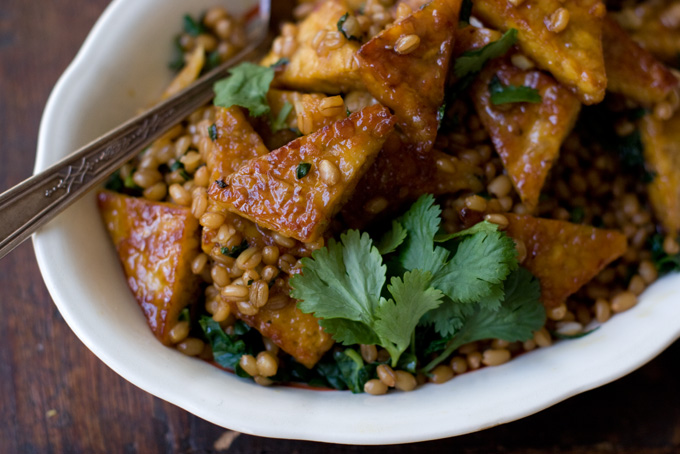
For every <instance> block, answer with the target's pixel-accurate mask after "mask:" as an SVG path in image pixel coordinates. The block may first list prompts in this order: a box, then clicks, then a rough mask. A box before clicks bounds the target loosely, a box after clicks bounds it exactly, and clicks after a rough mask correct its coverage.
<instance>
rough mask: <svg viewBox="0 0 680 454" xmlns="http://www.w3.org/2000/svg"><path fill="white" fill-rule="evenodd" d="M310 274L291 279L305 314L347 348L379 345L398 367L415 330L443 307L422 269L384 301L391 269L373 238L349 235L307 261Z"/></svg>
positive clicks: (395, 283) (394, 286)
mask: <svg viewBox="0 0 680 454" xmlns="http://www.w3.org/2000/svg"><path fill="white" fill-rule="evenodd" d="M302 264H303V267H304V272H303V273H302V274H299V275H296V276H294V277H292V278H291V280H290V285H291V287H292V289H293V290H292V292H291V295H292V296H293V297H295V298H297V299H299V300H301V301H300V303H299V304H298V307H299V308H300V310H302V311H303V312H307V313H314V315H315V316H316V317H317V318H320V319H321V320H320V321H319V324H320V325H321V326H323V327H324V328H325V329H326V331H327V332H329V333H331V334H332V335H333V338H334V339H335V340H336V341H337V342H340V343H342V344H344V345H354V344H370V345H372V344H378V345H381V346H382V347H384V348H385V349H386V350H387V351H388V352H389V353H390V357H391V359H392V365H393V366H396V365H397V363H398V361H399V357H400V356H401V353H403V352H404V350H406V348H408V346H409V345H410V343H411V336H412V333H413V331H414V330H415V328H416V325H417V324H418V321H419V320H420V317H422V316H423V315H424V314H425V313H426V312H427V311H429V310H431V309H434V308H435V307H437V306H438V305H439V303H440V300H441V298H442V296H443V295H442V293H441V292H440V291H439V290H436V289H434V288H431V287H430V285H429V284H430V274H429V273H428V272H426V271H422V270H416V271H413V272H407V273H405V274H404V275H403V277H393V278H392V279H391V281H390V284H389V285H387V293H388V294H389V296H390V298H389V299H388V298H385V297H383V296H382V292H383V287H384V286H385V283H386V275H387V267H386V266H385V265H384V264H383V263H382V257H381V255H380V252H378V249H377V248H376V247H375V246H374V245H373V241H372V240H371V238H370V237H369V236H368V234H367V233H364V234H361V233H359V231H357V230H349V231H348V232H346V233H344V234H343V235H341V236H340V242H337V241H334V240H330V241H329V243H328V247H327V248H324V249H320V250H317V251H315V252H314V254H313V255H312V259H309V258H304V259H302Z"/></svg>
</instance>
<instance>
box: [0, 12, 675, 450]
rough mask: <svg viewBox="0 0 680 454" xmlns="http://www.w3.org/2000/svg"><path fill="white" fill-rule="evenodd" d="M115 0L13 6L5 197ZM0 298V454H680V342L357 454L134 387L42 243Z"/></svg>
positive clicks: (19, 259)
mask: <svg viewBox="0 0 680 454" xmlns="http://www.w3.org/2000/svg"><path fill="white" fill-rule="evenodd" d="M107 3H108V1H107V0H87V1H78V0H34V1H26V0H2V2H1V3H0V146H1V147H0V159H1V160H2V161H1V162H2V164H0V190H5V189H7V188H9V187H10V186H12V185H14V184H16V183H18V182H19V181H20V180H22V179H23V178H25V177H28V176H29V175H30V174H31V172H32V168H33V162H34V153H35V149H36V139H37V134H38V125H39V120H40V115H41V112H42V109H43V107H44V105H45V102H46V100H47V96H48V95H49V92H50V90H51V88H52V86H53V85H54V83H55V82H56V80H57V78H58V77H59V75H60V74H61V72H62V71H63V70H64V69H65V68H66V65H67V64H68V63H69V62H70V61H71V59H72V58H73V56H74V55H75V53H76V51H77V50H78V47H79V46H80V44H81V42H82V41H83V39H84V38H85V35H86V34H87V32H88V31H89V29H90V27H91V26H92V24H93V23H94V21H95V20H96V18H97V17H98V15H99V14H100V13H101V11H102V10H103V9H104V8H105V7H106V5H107ZM1 216H2V215H1V214H0V221H1ZM56 259H58V258H56ZM0 291H1V292H2V296H1V297H0V300H2V304H1V305H0V311H1V315H0V408H1V409H2V411H0V453H14V452H21V453H44V452H55V453H60V452H68V453H79V452H86V453H91V452H110V453H122V452H126V453H127V452H140V453H149V452H168V453H171V452H191V453H203V452H226V451H227V450H228V452H230V453H264V452H276V453H278V452H296V453H321V452H323V453H324V454H331V453H345V452H355V453H356V452H385V453H387V452H390V453H393V452H396V453H407V452H408V453H415V452H429V451H430V450H432V451H434V450H442V451H444V452H449V451H450V452H465V453H488V452H504V453H523V454H524V453H548V452H550V453H586V452H599V453H611V452H616V453H648V454H652V453H654V454H657V453H659V454H660V453H671V452H680V367H679V366H678V364H680V361H678V358H680V343H676V344H675V345H673V346H672V347H671V348H669V349H668V350H667V351H666V352H665V353H663V354H662V355H661V356H660V357H658V358H657V359H655V360H653V361H652V362H651V363H649V364H648V365H647V366H645V367H643V368H642V369H640V370H638V371H637V372H635V373H633V374H631V375H629V376H628V377H626V378H623V379H621V380H619V381H617V382H615V383H612V384H610V385H607V386H605V387H603V388H601V389H598V390H595V391H590V392H587V393H585V394H582V395H580V396H577V397H574V398H572V399H569V400H568V401H566V402H563V403H561V404H559V405H556V406H554V407H553V408H550V409H548V410H545V411H543V412H541V413H539V414H537V415H534V416H531V417H529V418H526V419H524V420H522V421H518V422H514V423H510V424H506V425H503V426H500V427H496V428H493V429H489V430H486V431H483V432H479V433H476V434H471V435H466V436H462V437H457V438H451V439H446V440H439V441H433V442H428V443H420V444H411V445H404V446H400V447H380V448H375V447H373V448H371V447H347V446H341V445H324V444H319V443H310V442H299V441H282V440H272V439H264V438H258V437H253V436H247V435H238V434H235V433H233V432H229V431H225V429H222V428H220V427H217V426H214V425H212V424H210V423H207V422H205V421H202V420H200V419H199V418H196V417H194V416H193V415H191V414H189V413H187V412H185V411H184V410H181V409H179V408H177V407H175V406H173V405H171V404H168V403H166V402H163V401H161V400H159V399H157V398H155V397H152V396H151V395H149V394H147V393H145V392H143V391H141V390H139V389H137V388H136V387H134V386H133V385H131V384H129V383H127V382H126V381H125V380H123V379H122V378H120V377H118V376H117V375H116V374H115V373H113V372H112V371H111V370H109V368H108V367H106V366H105V365H104V364H103V363H102V362H101V361H99V359H97V358H96V357H95V356H94V355H93V354H92V353H90V352H89V351H88V350H87V349H86V348H85V347H84V346H83V345H82V344H81V343H80V341H79V340H78V339H77V338H76V337H75V336H74V335H73V333H72V332H71V330H70V329H69V328H68V326H66V324H65V323H64V321H63V319H62V318H61V317H60V315H59V313H58V311H57V310H56V308H55V306H54V305H53V304H52V300H51V298H50V296H49V294H48V293H47V290H46V288H45V285H44V284H43V282H42V279H41V277H40V273H39V272H38V267H37V265H36V261H35V258H34V254H33V248H32V246H31V244H30V243H26V244H23V245H22V246H20V247H19V248H18V249H17V250H15V251H14V252H13V253H11V254H10V255H9V256H7V257H6V258H4V259H3V260H2V261H0ZM678 323H680V321H678ZM630 335H631V336H635V333H630ZM237 435H238V436H237ZM231 441H233V443H231V447H230V448H229V445H230V442H231Z"/></svg>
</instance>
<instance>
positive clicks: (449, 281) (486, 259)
mask: <svg viewBox="0 0 680 454" xmlns="http://www.w3.org/2000/svg"><path fill="white" fill-rule="evenodd" d="M516 268H517V252H516V250H515V243H514V241H513V240H512V238H510V237H508V236H507V235H505V234H504V233H501V232H477V233H475V234H473V235H470V236H467V237H464V238H463V240H462V241H461V242H460V244H458V248H457V250H456V253H455V255H454V256H453V258H452V259H451V260H450V261H449V262H448V263H446V265H444V266H443V267H442V268H441V269H440V270H439V271H438V272H437V273H436V274H435V275H434V277H433V278H432V285H433V286H434V287H435V288H438V289H440V290H441V291H443V292H444V293H445V294H446V295H447V296H449V297H450V298H452V299H453V300H454V301H456V302H463V303H471V302H476V301H479V300H480V299H481V298H486V297H488V296H489V295H490V294H491V293H492V292H493V290H494V289H495V290H496V296H497V297H496V298H492V299H491V300H489V301H488V302H489V303H491V302H492V301H495V302H496V303H497V302H498V297H502V294H503V292H502V290H500V289H498V287H494V286H495V285H497V284H500V283H501V282H503V280H505V278H506V277H507V276H508V274H510V272H511V271H513V270H514V269H516ZM493 305H495V304H493Z"/></svg>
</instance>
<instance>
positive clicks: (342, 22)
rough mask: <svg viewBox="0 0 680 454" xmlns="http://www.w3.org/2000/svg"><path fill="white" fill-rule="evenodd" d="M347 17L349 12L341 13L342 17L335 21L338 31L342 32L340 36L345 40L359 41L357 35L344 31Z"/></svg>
mask: <svg viewBox="0 0 680 454" xmlns="http://www.w3.org/2000/svg"><path fill="white" fill-rule="evenodd" d="M347 19H349V13H345V14H343V15H342V17H341V18H340V19H338V23H337V27H338V31H339V32H340V33H342V36H344V37H345V39H346V40H349V41H361V39H360V38H359V37H358V36H353V35H348V34H347V32H346V31H345V28H344V25H345V22H347Z"/></svg>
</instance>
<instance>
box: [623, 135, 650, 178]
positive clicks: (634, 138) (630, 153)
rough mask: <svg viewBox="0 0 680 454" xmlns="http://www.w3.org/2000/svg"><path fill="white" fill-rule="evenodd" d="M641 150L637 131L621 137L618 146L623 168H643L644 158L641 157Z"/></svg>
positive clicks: (640, 140)
mask: <svg viewBox="0 0 680 454" xmlns="http://www.w3.org/2000/svg"><path fill="white" fill-rule="evenodd" d="M642 150H643V146H642V137H641V136H640V131H639V130H638V129H636V130H635V131H633V132H631V133H630V134H628V135H627V136H624V137H622V138H621V142H620V144H619V153H620V155H621V163H622V164H623V166H624V167H626V168H627V169H639V168H640V167H641V166H644V165H645V158H644V156H643V155H642Z"/></svg>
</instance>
